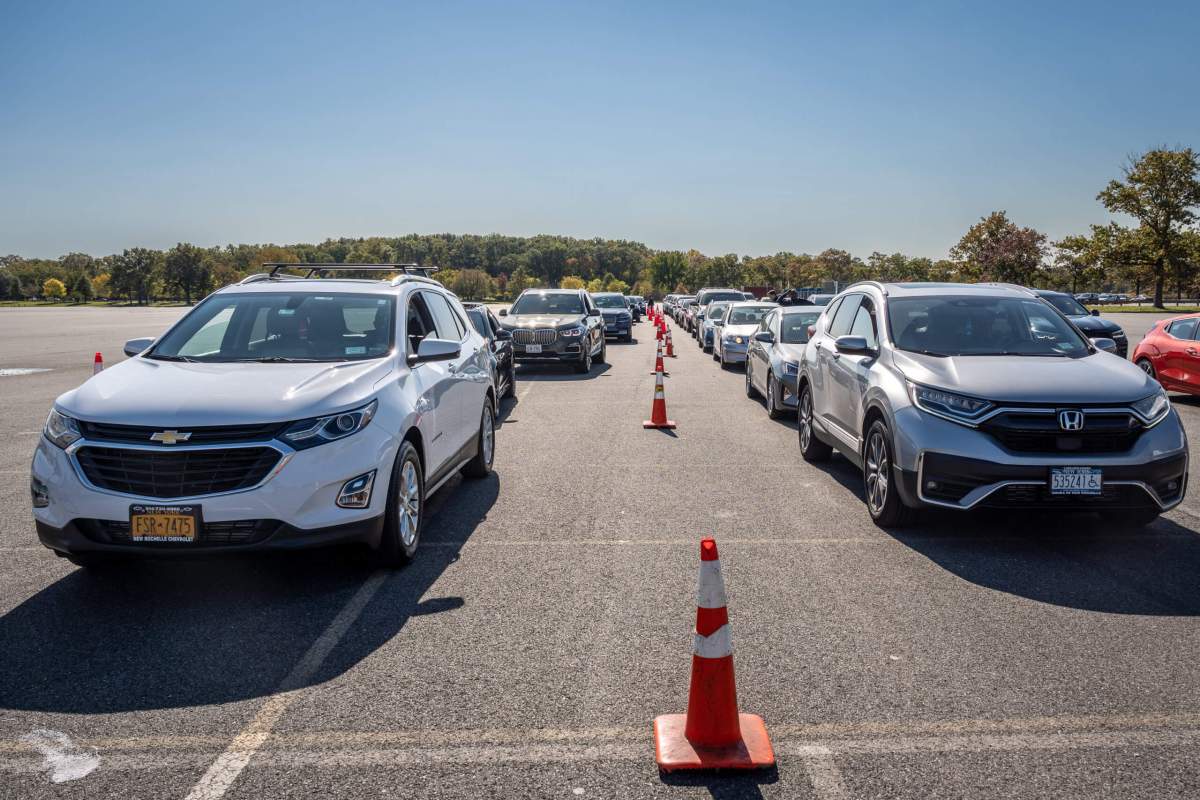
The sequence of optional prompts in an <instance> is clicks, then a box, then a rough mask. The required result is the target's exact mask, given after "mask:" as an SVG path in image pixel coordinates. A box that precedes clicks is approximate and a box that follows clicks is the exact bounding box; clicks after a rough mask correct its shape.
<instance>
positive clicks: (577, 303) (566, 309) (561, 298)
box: [508, 292, 583, 315]
mask: <svg viewBox="0 0 1200 800" xmlns="http://www.w3.org/2000/svg"><path fill="white" fill-rule="evenodd" d="M508 313H510V314H552V315H563V314H582V313H583V301H582V300H580V299H579V295H577V294H557V293H548V292H547V293H543V292H533V293H531V294H523V295H521V296H520V297H518V298H517V302H515V303H513V307H512V308H511V309H509V312H508Z"/></svg>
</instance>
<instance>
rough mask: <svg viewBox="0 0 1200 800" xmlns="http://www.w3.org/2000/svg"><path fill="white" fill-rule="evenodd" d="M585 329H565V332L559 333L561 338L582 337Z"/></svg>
mask: <svg viewBox="0 0 1200 800" xmlns="http://www.w3.org/2000/svg"><path fill="white" fill-rule="evenodd" d="M584 330H586V329H585V328H567V329H566V330H565V331H559V333H560V334H561V335H563V336H583V332H584Z"/></svg>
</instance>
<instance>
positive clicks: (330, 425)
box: [279, 400, 379, 450]
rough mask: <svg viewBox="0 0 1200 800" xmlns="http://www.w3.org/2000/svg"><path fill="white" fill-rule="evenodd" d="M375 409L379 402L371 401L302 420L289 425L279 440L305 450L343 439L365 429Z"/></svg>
mask: <svg viewBox="0 0 1200 800" xmlns="http://www.w3.org/2000/svg"><path fill="white" fill-rule="evenodd" d="M377 408H379V401H378V400H372V401H371V402H369V403H367V404H366V405H365V406H360V407H359V408H356V409H354V410H352V411H343V412H341V413H340V414H330V415H329V416H327V417H313V418H312V419H302V420H300V421H299V422H293V423H292V424H291V425H289V426H288V428H287V430H285V431H284V432H283V433H282V434H280V436H279V438H281V439H283V440H284V441H285V442H287V443H288V444H290V445H291V446H292V447H294V448H296V449H297V450H305V449H307V448H309V447H316V446H317V445H319V444H325V443H326V442H332V441H334V440H336V439H344V438H346V437H347V436H350V435H351V434H354V433H358V432H359V431H361V430H362V429H363V428H365V427H367V425H369V424H370V422H371V419H372V418H373V417H374V416H375V409H377Z"/></svg>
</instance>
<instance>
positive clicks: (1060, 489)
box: [1050, 467, 1103, 494]
mask: <svg viewBox="0 0 1200 800" xmlns="http://www.w3.org/2000/svg"><path fill="white" fill-rule="evenodd" d="M1102 489H1103V479H1102V477H1101V471H1100V470H1098V469H1096V468H1095V467H1052V468H1051V469H1050V494H1100V492H1101V490H1102Z"/></svg>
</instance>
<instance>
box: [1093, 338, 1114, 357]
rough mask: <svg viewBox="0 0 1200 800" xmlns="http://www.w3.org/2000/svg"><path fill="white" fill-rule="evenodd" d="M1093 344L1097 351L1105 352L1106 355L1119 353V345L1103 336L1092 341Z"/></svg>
mask: <svg viewBox="0 0 1200 800" xmlns="http://www.w3.org/2000/svg"><path fill="white" fill-rule="evenodd" d="M1092 344H1093V345H1095V346H1096V349H1097V350H1103V351H1104V352H1106V353H1115V352H1117V343H1116V342H1114V341H1113V340H1112V339H1108V338H1105V337H1103V336H1101V337H1100V338H1098V339H1092Z"/></svg>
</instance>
